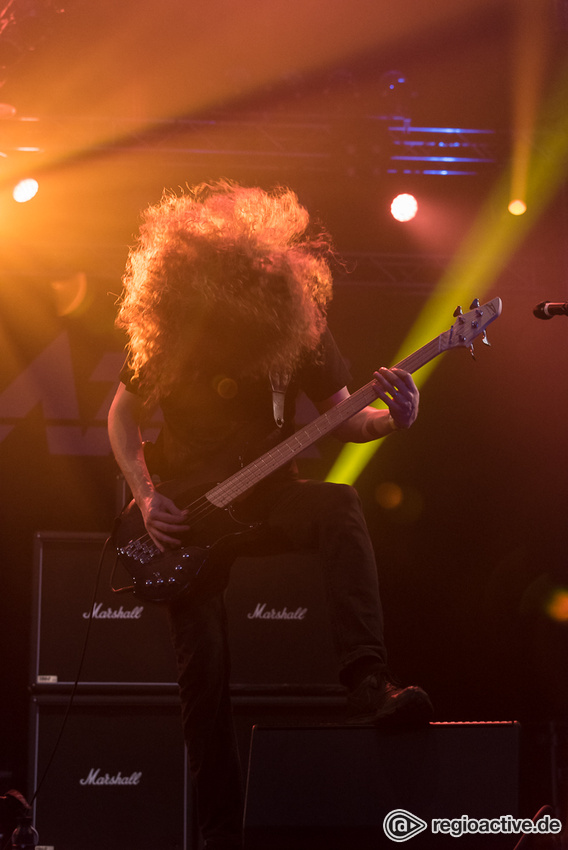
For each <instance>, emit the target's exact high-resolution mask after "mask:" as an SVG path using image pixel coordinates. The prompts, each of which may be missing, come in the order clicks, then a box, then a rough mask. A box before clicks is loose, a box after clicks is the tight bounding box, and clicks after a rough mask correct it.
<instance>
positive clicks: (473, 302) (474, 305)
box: [469, 298, 479, 310]
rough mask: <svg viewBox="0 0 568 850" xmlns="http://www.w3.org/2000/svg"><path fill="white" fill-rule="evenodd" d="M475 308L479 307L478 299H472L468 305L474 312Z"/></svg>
mask: <svg viewBox="0 0 568 850" xmlns="http://www.w3.org/2000/svg"><path fill="white" fill-rule="evenodd" d="M476 307H479V298H474V299H473V301H472V302H471V304H470V305H469V309H470V310H475V308H476Z"/></svg>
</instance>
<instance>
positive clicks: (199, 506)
mask: <svg viewBox="0 0 568 850" xmlns="http://www.w3.org/2000/svg"><path fill="white" fill-rule="evenodd" d="M438 353H439V339H436V340H431V341H430V342H429V343H427V344H426V345H424V346H422V348H420V349H418V351H415V352H414V353H413V354H411V355H409V356H408V357H406V358H405V359H403V360H401V361H400V362H399V363H398V364H396V367H395V368H399V369H406V370H407V371H409V372H414V371H416V369H418V368H419V367H420V366H423V365H424V364H425V363H427V362H428V360H431V359H432V358H433V357H435V356H436V355H437V354H438ZM425 355H427V356H425ZM374 384H375V382H374V381H371V382H369V383H368V384H365V386H364V387H361V388H360V389H359V390H358V391H357V392H356V393H353V395H351V396H349V398H347V399H345V401H344V402H343V403H340V404H339V405H336V406H335V407H334V408H332V409H331V410H330V411H327V413H326V414H325V415H324V416H322V417H320V418H319V419H317V420H315V422H312V423H310V424H309V425H308V426H306V429H305V431H304V433H307V431H308V430H310V429H311V430H314V426H315V430H320V431H321V435H324V434H325V433H328V432H329V431H330V430H333V428H334V427H335V425H336V422H335V420H339V421H343V420H344V418H349V417H344V416H343V412H344V411H345V410H346V409H349V408H350V407H353V408H355V409H354V410H353V413H356V412H357V411H358V410H360V409H361V406H359V402H360V400H361V398H364V397H365V396H366V395H367V394H368V393H369V391H370V390H371V389H372V387H373V386H374ZM375 397H376V396H375ZM366 403H367V402H366V401H365V402H364V403H363V406H364V405H365V404H366ZM352 415H353V414H352ZM322 419H326V421H327V423H328V425H329V427H326V428H324V429H319V426H318V425H316V423H319V422H320V421H321V420H322ZM318 436H320V434H318ZM316 439H317V437H316ZM294 441H297V442H299V445H298V447H297V449H296V451H294V450H291V452H290V454H289V455H288V454H287V453H286V450H287V449H289V448H290V447H291V444H292V443H293V442H294ZM312 442H314V440H312V439H311V437H310V438H309V442H308V441H306V442H305V443H302V441H301V440H300V439H299V437H298V435H297V434H293V435H292V436H291V437H289V438H288V439H287V440H285V441H284V442H283V443H281V444H280V445H279V446H277V447H275V448H276V451H277V452H279V453H280V454H281V455H283V454H284V455H286V456H285V457H281V458H280V461H279V463H278V464H275V465H273V466H272V468H271V469H270V471H274V470H275V469H277V468H278V466H281V465H282V464H284V463H286V461H287V460H289V459H291V458H292V457H295V455H296V454H298V453H299V451H301V450H302V449H304V448H305V447H306V446H307V445H311V443H312ZM273 452H274V450H273ZM273 452H271V453H269V454H272V453H273ZM263 464H265V465H266V460H263V458H262V457H260V458H257V460H255V461H253V462H252V463H251V464H249V465H248V467H245V469H244V470H240V471H239V472H238V473H236V474H235V476H231V477H230V478H228V479H227V480H226V481H225V482H223V483H222V484H220V485H217V487H220V488H221V489H223V490H225V492H226V495H227V496H229V493H228V492H227V491H230V489H231V486H232V485H233V484H234V478H235V477H238V478H240V477H243V476H242V473H243V472H245V471H246V470H247V469H249V477H252V479H253V480H252V482H251V483H249V484H247V486H246V487H245V488H244V489H240V490H239V488H238V486H237V489H236V493H235V495H241V494H242V493H243V492H245V491H246V490H247V489H249V487H252V486H253V485H254V484H255V483H257V481H258V480H261V479H262V477H264V475H265V474H266V473H265V471H263V473H262V475H259V476H258V478H256V479H255V476H254V475H253V474H252V473H254V472H256V471H257V470H256V469H255V467H258V466H262V465H263ZM269 466H270V464H269ZM244 477H245V478H246V475H245V476H244ZM213 489H216V488H215V487H214V488H212V490H213ZM208 492H209V491H208ZM228 504H230V497H229V500H228V502H227V505H228ZM222 507H226V505H222V506H219V505H215V504H214V503H213V502H211V501H209V499H207V497H206V496H205V495H202V496H200V497H199V498H198V499H195V501H194V502H190V503H189V504H188V505H186V506H185V507H184V508H183V509H182V510H186V511H187V510H190V511H191V513H190V514H189V515H188V517H187V519H188V521H191V522H192V523H194V524H195V522H198V521H201V520H203V519H205V518H206V517H207V516H209V515H210V514H212V513H214V512H215V511H217V510H220V509H221V508H222ZM148 540H151V537H150V534H149V533H147V532H146V533H145V534H142V535H141V536H140V537H138V538H137V539H136V541H133V542H135V543H138V544H140V543H146V542H148Z"/></svg>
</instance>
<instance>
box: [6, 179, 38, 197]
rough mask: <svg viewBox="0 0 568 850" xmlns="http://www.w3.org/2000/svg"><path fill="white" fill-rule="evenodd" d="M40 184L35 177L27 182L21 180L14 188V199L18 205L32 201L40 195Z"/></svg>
mask: <svg viewBox="0 0 568 850" xmlns="http://www.w3.org/2000/svg"><path fill="white" fill-rule="evenodd" d="M38 189H39V183H38V182H37V180H34V179H33V177H27V178H26V179H25V180H20V182H19V183H17V184H16V186H14V189H13V191H12V197H13V198H14V200H15V201H17V203H18V204H25V203H26V201H31V199H32V198H35V196H36V195H37V193H38Z"/></svg>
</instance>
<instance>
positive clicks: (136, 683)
mask: <svg viewBox="0 0 568 850" xmlns="http://www.w3.org/2000/svg"><path fill="white" fill-rule="evenodd" d="M104 543H105V535H103V534H93V533H91V534H86V533H85V534H83V533H59V532H40V533H38V534H37V535H36V540H35V556H34V577H35V578H34V585H35V586H34V608H35V610H34V617H33V623H34V629H33V634H32V662H31V682H30V684H31V692H32V699H31V724H30V727H31V734H30V739H31V747H30V749H31V759H30V761H31V764H30V786H31V787H32V788H34V789H35V787H36V786H37V784H38V783H39V782H40V781H41V780H42V776H43V774H44V771H45V769H46V767H47V765H48V764H49V762H50V760H51V755H52V752H53V751H54V750H55V756H54V759H53V762H52V764H51V766H50V767H49V771H48V773H47V775H46V778H45V781H44V782H43V784H42V787H41V791H40V793H39V795H38V799H37V802H36V804H35V820H34V823H35V826H36V829H37V830H38V832H39V835H40V846H46V847H54V848H57V850H77V848H79V847H81V850H90V848H93V850H94V848H95V847H96V848H97V850H99V848H100V847H105V848H108V850H118V848H122V847H136V848H137V850H145V849H146V848H148V850H150V848H152V850H155V848H156V847H160V850H174V848H175V850H197V848H198V846H199V842H198V841H197V839H196V837H195V829H194V827H193V826H192V817H191V808H192V807H191V794H190V789H189V782H188V774H187V766H186V761H185V748H184V745H183V740H182V731H181V719H180V709H179V705H178V697H177V685H176V684H175V680H176V670H175V662H174V656H173V650H172V647H171V643H170V636H169V627H168V622H167V617H166V613H165V611H164V610H163V609H162V608H161V607H160V606H158V605H152V604H145V603H144V602H142V601H141V600H138V599H136V597H134V596H133V595H131V594H128V593H127V594H116V593H114V592H113V590H112V589H111V584H112V569H113V566H114V554H113V553H108V555H107V557H105V558H104V559H103V561H102V566H100V565H99V561H100V558H101V554H102V551H103V546H104ZM117 581H118V583H120V577H119V578H118V579H117ZM324 598H325V595H324V592H323V578H322V574H321V565H320V564H319V562H318V561H317V559H316V558H315V557H314V555H313V554H310V553H306V554H302V555H293V556H284V555H282V556H280V555H278V556H271V557H266V558H261V557H258V558H246V559H245V558H242V559H238V560H237V561H236V562H235V564H234V566H233V570H232V578H231V583H230V586H229V589H228V590H227V594H226V604H227V615H228V621H229V633H230V641H231V650H232V680H231V689H232V693H233V702H234V710H235V725H236V729H237V735H238V739H239V746H240V751H241V760H242V764H243V774H244V776H246V771H247V766H248V758H249V749H250V739H251V730H252V728H253V726H254V725H255V724H259V723H265V722H269V723H293V724H296V725H302V724H303V725H305V724H312V723H317V722H320V721H321V720H324V721H326V722H331V721H335V720H337V719H338V718H340V717H341V710H342V706H343V699H342V696H341V689H340V688H339V684H338V680H337V673H336V669H335V663H334V653H333V649H332V644H331V634H330V627H329V622H328V617H327V612H326V609H325V602H324ZM77 678H78V685H77V687H76V693H75V696H74V699H73V703H72V706H71V709H70V711H69V716H68V717H67V718H66V719H65V728H64V731H63V735H62V737H61V741H60V742H59V743H58V744H57V747H56V742H57V739H58V736H59V730H60V729H61V727H62V725H63V723H64V718H65V716H66V714H67V711H68V706H69V699H70V695H71V692H72V690H73V689H74V685H75V681H76V679H77Z"/></svg>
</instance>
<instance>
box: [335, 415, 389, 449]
mask: <svg viewBox="0 0 568 850" xmlns="http://www.w3.org/2000/svg"><path fill="white" fill-rule="evenodd" d="M396 430H397V428H396V425H395V423H394V420H393V418H392V416H391V415H390V413H389V411H388V410H376V409H375V408H374V407H364V408H363V410H360V411H359V413H356V414H355V415H354V416H352V417H351V418H350V419H348V420H347V421H346V422H344V423H343V425H341V426H340V427H339V428H338V429H337V431H335V432H334V435H335V436H336V437H337V438H338V439H339V440H341V441H342V442H344V443H368V442H370V441H372V440H379V439H381V438H382V437H387V436H388V435H389V434H392V432H393V431H396Z"/></svg>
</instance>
